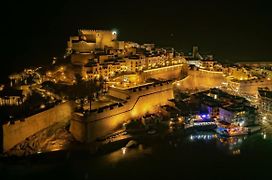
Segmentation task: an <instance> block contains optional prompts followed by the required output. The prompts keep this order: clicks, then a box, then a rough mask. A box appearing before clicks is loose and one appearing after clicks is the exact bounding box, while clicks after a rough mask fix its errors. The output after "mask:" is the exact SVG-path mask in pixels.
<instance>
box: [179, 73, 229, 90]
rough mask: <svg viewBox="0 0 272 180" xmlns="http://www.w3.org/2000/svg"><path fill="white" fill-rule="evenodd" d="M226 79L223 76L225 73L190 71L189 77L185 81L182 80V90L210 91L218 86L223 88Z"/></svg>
mask: <svg viewBox="0 0 272 180" xmlns="http://www.w3.org/2000/svg"><path fill="white" fill-rule="evenodd" d="M225 81H226V78H225V77H224V76H223V72H217V71H206V70H189V71H188V76H187V77H186V78H184V79H183V80H180V81H179V83H180V86H179V87H180V88H181V89H182V90H186V89H209V88H213V87H217V86H221V84H222V82H225Z"/></svg>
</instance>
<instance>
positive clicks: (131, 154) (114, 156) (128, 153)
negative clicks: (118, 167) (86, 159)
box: [102, 144, 152, 163]
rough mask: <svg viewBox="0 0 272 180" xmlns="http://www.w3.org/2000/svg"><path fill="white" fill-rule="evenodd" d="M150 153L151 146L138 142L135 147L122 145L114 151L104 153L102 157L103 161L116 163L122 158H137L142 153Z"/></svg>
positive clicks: (142, 154)
mask: <svg viewBox="0 0 272 180" xmlns="http://www.w3.org/2000/svg"><path fill="white" fill-rule="evenodd" d="M150 154H152V148H151V147H147V146H144V145H142V144H139V145H138V146H137V147H133V148H127V147H122V148H120V149H118V150H116V151H114V152H111V153H109V154H106V155H104V156H103V157H102V161H103V162H107V163H118V162H119V161H122V160H127V159H133V158H139V157H141V156H144V155H150Z"/></svg>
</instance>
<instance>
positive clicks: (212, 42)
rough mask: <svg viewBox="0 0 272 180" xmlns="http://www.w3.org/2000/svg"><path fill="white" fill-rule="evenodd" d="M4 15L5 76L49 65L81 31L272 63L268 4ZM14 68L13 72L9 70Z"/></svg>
mask: <svg viewBox="0 0 272 180" xmlns="http://www.w3.org/2000/svg"><path fill="white" fill-rule="evenodd" d="M2 7H4V9H5V10H6V11H3V12H1V14H2V19H3V21H2V23H4V25H5V26H2V27H5V28H3V29H4V34H2V36H3V37H2V38H1V39H2V44H5V46H6V48H4V49H2V50H4V56H2V58H3V59H2V62H3V60H4V61H5V62H7V64H6V66H1V73H3V75H4V74H8V73H10V72H13V71H17V70H19V69H20V68H21V69H22V67H23V66H28V65H35V64H44V63H47V62H49V59H50V58H51V57H52V56H60V55H62V54H63V52H64V51H65V47H66V41H67V40H68V38H69V36H70V35H76V33H77V29H79V28H89V29H117V30H118V33H119V36H118V39H120V40H130V41H135V42H139V43H143V42H147V43H156V44H157V45H159V46H172V47H174V48H176V49H177V50H182V51H184V52H185V53H187V52H188V51H190V50H191V48H192V46H193V45H198V46H199V49H200V52H201V53H202V54H206V53H209V54H214V56H215V57H216V58H217V59H222V60H230V61H232V62H237V61H245V60H246V61H247V60H259V61H264V60H270V61H272V53H271V49H272V45H271V42H272V35H271V32H272V31H271V30H272V21H271V19H272V11H271V8H270V4H269V1H261V0H258V1H239V0H236V1H232V0H220V1H219V0H216V1H215V0H179V1H173V0H167V1H165V0H164V1H147V0H145V1H143V0H130V1H118V0H111V1H107V0H105V1H102V0H99V1H92V0H89V1H81V0H74V1H72V0H66V1H57V0H56V1H55V2H54V1H51V0H47V1H44V0H39V1H36V3H33V2H22V1H12V2H9V3H5V4H4V6H2ZM7 67H10V68H7Z"/></svg>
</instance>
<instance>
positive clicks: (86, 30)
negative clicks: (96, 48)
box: [78, 29, 112, 34]
mask: <svg viewBox="0 0 272 180" xmlns="http://www.w3.org/2000/svg"><path fill="white" fill-rule="evenodd" d="M78 33H79V34H93V33H112V31H111V30H96V29H79V30H78Z"/></svg>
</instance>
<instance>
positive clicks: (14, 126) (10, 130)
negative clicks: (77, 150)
mask: <svg viewBox="0 0 272 180" xmlns="http://www.w3.org/2000/svg"><path fill="white" fill-rule="evenodd" d="M73 107H74V105H73V103H72V102H69V101H68V102H65V103H62V104H59V105H57V106H55V107H53V108H50V109H48V110H45V111H43V112H40V113H38V114H35V115H33V116H30V117H27V118H24V119H20V120H16V121H15V122H14V123H6V124H3V125H2V127H1V134H2V137H1V140H2V142H1V145H2V151H3V152H6V151H8V150H10V149H11V148H12V147H14V146H15V145H17V144H19V143H20V142H22V141H24V140H25V139H26V138H28V137H30V136H31V135H33V134H35V133H37V132H39V131H41V130H43V129H45V128H47V127H49V126H51V125H53V124H55V123H58V122H69V120H70V119H71V117H72V114H73V109H74V108H73Z"/></svg>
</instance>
